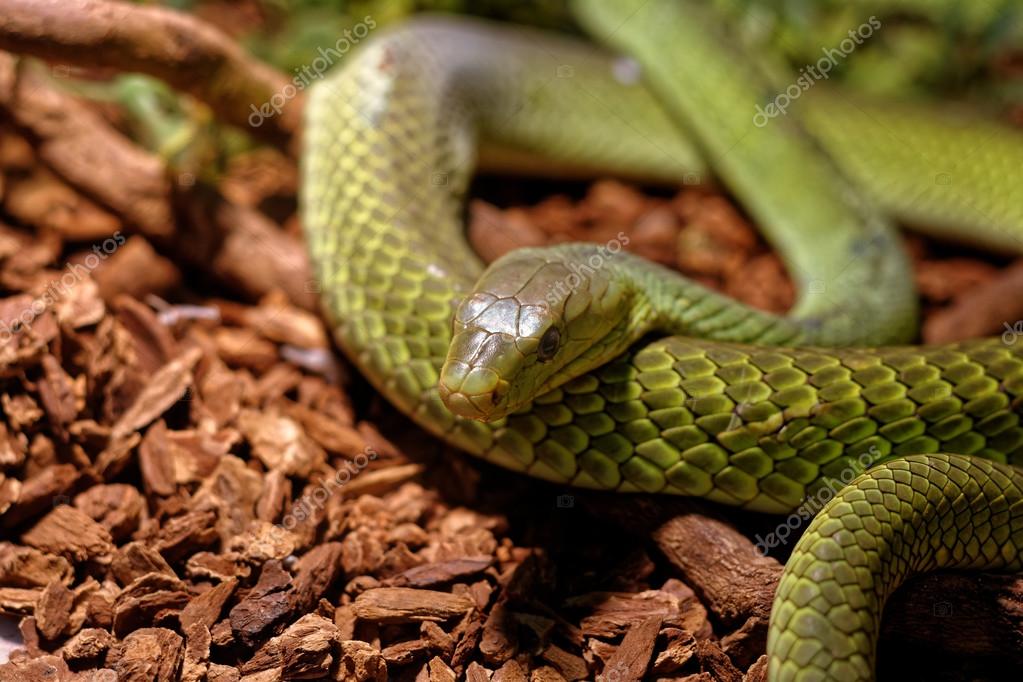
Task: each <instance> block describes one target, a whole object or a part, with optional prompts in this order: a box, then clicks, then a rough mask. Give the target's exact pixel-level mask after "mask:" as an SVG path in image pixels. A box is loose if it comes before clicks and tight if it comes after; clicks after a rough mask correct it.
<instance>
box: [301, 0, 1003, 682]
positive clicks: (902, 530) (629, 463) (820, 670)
mask: <svg viewBox="0 0 1023 682" xmlns="http://www.w3.org/2000/svg"><path fill="white" fill-rule="evenodd" d="M576 10H577V13H578V15H579V17H580V20H581V22H582V23H583V24H584V25H585V26H586V27H587V28H588V29H589V30H590V32H591V33H592V34H593V35H594V36H596V37H597V38H600V39H603V40H604V41H605V42H608V43H610V44H611V45H613V46H614V47H617V48H619V49H621V50H623V51H624V52H626V53H627V54H629V55H630V56H631V59H628V60H627V59H624V58H622V57H618V56H615V55H613V54H609V53H607V52H604V51H602V50H600V49H598V48H596V47H594V46H591V45H589V44H585V43H583V42H581V41H575V40H573V39H570V38H567V37H559V36H554V35H548V34H546V33H542V32H538V31H533V30H530V29H525V28H520V27H516V28H509V27H501V26H498V25H492V24H488V23H484V22H480V21H470V20H465V19H462V20H457V19H453V18H439V17H420V18H416V19H414V20H412V21H409V22H407V23H405V24H402V25H400V26H397V27H394V28H390V29H387V30H383V31H381V32H379V33H378V34H377V35H376V36H375V37H374V38H373V39H372V40H369V41H367V43H366V44H365V45H363V46H360V49H358V50H357V52H356V53H354V54H353V55H352V56H351V57H350V58H349V59H348V60H347V61H346V62H345V64H344V65H343V66H342V67H341V68H340V69H338V70H337V71H336V72H335V73H333V74H331V75H330V76H329V77H328V78H327V79H325V80H324V81H323V82H322V83H320V84H318V85H317V86H316V87H315V88H314V89H313V91H312V93H311V95H310V98H309V102H308V104H307V110H306V111H307V113H306V117H307V118H306V132H305V140H304V152H303V181H302V208H303V224H304V229H305V232H306V237H307V241H308V244H309V249H310V253H311V257H312V262H313V264H314V267H315V269H316V276H317V278H318V280H319V281H320V282H321V286H322V292H323V301H324V308H325V310H326V313H327V315H328V316H329V318H330V320H331V322H332V324H333V325H334V330H335V337H336V340H337V343H338V344H339V346H340V347H341V349H342V350H343V351H344V352H345V353H346V354H347V355H348V357H349V358H350V359H351V361H352V362H353V363H354V364H355V365H356V366H357V367H358V369H359V370H360V371H361V372H362V373H363V374H364V375H365V376H366V377H367V378H368V379H369V380H370V381H371V382H372V383H373V384H374V386H375V387H376V388H377V389H379V391H380V392H381V393H383V394H384V395H385V396H387V398H388V399H389V400H390V401H391V402H393V403H394V404H395V405H396V406H397V407H398V408H400V409H401V410H403V411H404V412H406V413H407V414H408V415H410V416H411V417H412V418H413V419H414V420H415V421H416V422H417V423H419V424H420V425H422V426H423V427H425V428H426V429H427V430H429V431H431V432H432V433H434V434H436V435H437V436H439V437H441V438H443V439H444V440H446V441H448V442H450V443H452V444H454V445H456V446H458V447H460V448H461V449H463V450H465V451H467V452H469V453H472V454H474V455H477V456H479V457H482V458H484V459H486V460H487V461H490V462H493V463H495V464H498V465H500V466H503V467H506V468H508V469H511V470H514V471H519V472H524V473H526V474H529V475H531V476H536V477H539V478H543V479H547V480H549V481H554V482H557V483H562V484H570V485H574V486H582V487H587V488H595V489H601V490H615V491H620V492H650V493H667V494H678V495H694V496H700V497H704V498H707V499H709V500H713V501H715V502H721V503H724V504H729V505H735V506H740V507H743V508H746V509H751V510H758V511H764V512H773V513H789V512H791V511H793V510H794V509H796V508H798V507H799V506H800V505H801V504H802V503H803V501H804V500H806V499H807V498H808V497H809V496H813V495H818V497H819V493H820V491H822V490H831V491H838V492H837V493H836V494H835V495H833V499H831V500H830V502H829V503H828V504H827V505H826V506H825V508H824V509H823V510H822V511H821V513H820V514H819V515H818V516H817V517H816V518H815V520H814V521H813V523H812V524H811V526H810V527H809V528H808V530H807V531H806V533H805V534H804V535H803V536H802V538H801V539H800V541H799V543H798V545H797V546H796V548H795V550H794V553H793V554H792V557H791V559H790V560H789V562H788V564H787V566H786V568H785V572H784V574H783V577H782V580H781V583H780V586H779V589H778V592H777V596H776V601H775V605H774V610H773V614H772V622H771V626H770V635H769V641H768V655H769V657H770V665H769V670H770V677H771V679H772V680H796V679H799V680H825V679H827V680H861V679H871V678H872V677H873V669H874V662H875V649H876V643H877V638H878V628H879V621H880V614H881V610H882V608H883V604H884V602H885V600H886V598H887V597H888V596H889V595H890V594H891V592H892V591H893V590H894V589H895V588H896V587H897V586H898V585H899V584H900V583H901V582H903V581H904V580H905V579H906V578H908V577H909V576H911V575H913V574H915V573H918V572H921V571H928V570H933V569H936V568H941V567H947V568H986V569H996V568H997V569H1005V570H1020V569H1021V568H1023V562H1021V555H1020V548H1023V475H1021V473H1020V472H1019V471H1018V470H1016V469H1015V468H1014V467H1013V466H1012V464H1013V463H1014V462H1016V463H1018V462H1019V461H1023V426H1021V425H1020V414H1021V412H1023V407H1021V406H1023V343H1019V344H1013V343H1004V342H1003V341H1001V340H999V339H997V338H995V339H986V340H977V341H971V342H966V343H959V344H954V345H947V346H938V347H914V346H905V345H902V346H899V345H897V344H905V343H906V342H908V341H910V340H911V339H912V337H913V335H914V333H915V330H916V324H917V310H916V299H915V294H914V292H913V286H912V278H911V274H910V268H909V265H908V260H907V258H906V256H905V255H904V254H903V252H902V250H901V247H900V242H899V241H898V238H897V236H896V233H895V231H894V230H893V228H892V226H891V220H892V219H893V218H894V219H898V220H900V221H902V222H906V223H912V224H914V225H917V226H919V227H926V228H928V229H930V230H932V231H935V232H937V233H939V234H942V235H947V236H958V237H960V238H968V239H969V240H971V241H973V242H975V243H978V244H981V245H984V246H989V247H995V248H1000V249H1003V250H1010V249H1014V250H1019V249H1020V246H1021V244H1023V182H1021V180H1023V175H1021V173H1020V169H1021V168H1023V136H1021V135H1020V134H1018V133H1014V132H1011V131H1010V130H1009V129H1007V128H1005V127H1002V126H1000V125H998V124H996V123H993V122H986V121H983V120H979V119H976V118H972V117H964V116H962V115H960V114H957V113H956V114H944V113H940V112H935V111H931V110H927V109H924V108H921V107H919V106H912V105H908V104H906V105H892V104H890V103H884V102H874V101H870V100H867V99H860V100H855V99H852V98H851V96H849V95H847V94H841V93H835V92H831V91H828V90H826V89H825V88H824V87H823V86H821V85H818V86H816V87H814V88H811V89H809V90H807V91H806V92H804V93H802V96H801V97H800V98H799V101H798V106H797V107H793V110H792V111H789V112H788V114H786V115H784V116H778V117H775V118H773V119H771V120H770V121H768V123H767V124H766V125H763V126H758V125H756V124H754V122H753V116H754V113H755V112H756V111H757V106H758V105H762V104H763V102H764V101H765V99H767V98H769V97H772V96H773V94H774V93H777V92H779V91H780V90H781V89H783V88H784V87H785V82H786V81H785V80H784V78H785V75H784V74H785V72H784V69H782V68H780V67H778V66H777V65H775V64H773V63H772V62H771V60H770V57H769V56H763V55H761V56H759V58H756V59H753V58H751V57H750V55H749V54H746V53H745V52H744V51H743V50H740V49H739V48H738V47H737V46H736V45H735V41H732V40H730V39H729V36H728V34H727V32H726V30H725V29H724V28H722V27H721V26H720V24H719V22H718V21H716V19H715V17H714V16H713V15H712V14H711V13H710V10H708V9H707V8H706V7H705V6H704V5H703V4H702V3H696V2H671V1H660V0H648V1H646V2H644V1H643V0H628V1H626V2H614V3H612V2H596V1H593V2H581V3H577V7H576ZM477 160H479V162H480V163H482V164H485V165H487V166H489V167H491V168H499V169H515V170H528V171H546V172H550V173H552V174H560V175H568V174H571V175H578V174H581V173H594V172H598V171H602V172H608V173H615V174H618V175H621V176H628V177H635V178H641V179H647V180H654V181H657V180H660V181H669V182H672V181H673V182H679V181H681V180H682V179H683V178H686V177H688V174H690V173H697V174H699V175H700V176H701V177H706V175H707V174H708V173H709V172H710V170H712V171H713V173H714V175H715V177H717V178H718V179H720V180H721V181H722V182H723V183H724V184H726V185H727V186H728V187H729V188H730V189H731V190H732V191H733V193H734V194H735V195H736V196H737V197H738V198H739V199H740V200H741V201H742V202H743V204H744V205H745V207H746V209H747V210H748V212H749V214H750V215H751V217H752V218H753V219H755V220H756V222H757V223H758V224H759V226H760V227H761V229H762V230H763V232H764V233H765V234H766V236H767V237H768V238H769V240H770V241H771V242H772V244H773V245H774V246H775V247H776V249H777V250H778V252H779V253H780V254H781V256H782V258H783V259H784V261H785V263H786V265H787V267H788V269H789V272H790V273H791V274H792V276H793V278H794V279H795V280H796V282H797V284H798V286H799V289H800V292H801V294H800V297H799V300H798V302H797V304H796V306H795V308H794V309H793V311H792V312H791V313H790V314H789V315H786V316H778V315H771V314H768V313H765V312H761V311H757V310H754V309H752V308H749V307H746V306H744V305H741V304H739V303H737V302H735V301H733V300H731V299H728V298H726V297H724V296H722V295H720V294H717V293H714V292H712V291H710V290H708V289H705V288H703V287H702V286H700V285H698V284H696V283H694V282H692V281H689V280H687V279H685V278H683V277H681V276H680V275H678V274H677V273H674V272H670V271H668V270H666V269H664V268H662V267H660V266H657V265H653V264H651V263H649V262H646V261H644V260H642V259H640V258H638V257H635V256H631V255H628V254H627V253H625V252H624V251H622V250H621V246H622V243H617V244H616V243H608V244H605V245H581V244H573V245H563V246H557V247H551V248H545V249H523V250H519V251H515V252H513V253H511V254H509V255H507V256H505V257H503V258H502V259H500V260H498V261H497V262H495V263H494V264H492V265H491V266H490V268H488V269H486V270H485V271H484V268H483V266H482V264H481V263H480V261H479V259H478V258H477V257H476V255H475V254H474V253H473V252H472V250H471V249H470V247H469V246H468V245H467V242H466V240H465V237H464V231H463V228H462V199H463V197H464V195H465V192H466V188H467V185H468V182H469V179H470V177H471V175H472V172H473V168H474V166H475V165H476V163H477ZM943 178H944V179H945V180H947V181H943V180H942V179H943ZM616 241H617V240H616ZM651 336H656V337H659V338H656V339H655V340H651V338H650V337H651ZM830 346H846V347H845V348H842V349H831V348H829V347H830ZM849 346H852V347H849ZM846 484H849V485H846Z"/></svg>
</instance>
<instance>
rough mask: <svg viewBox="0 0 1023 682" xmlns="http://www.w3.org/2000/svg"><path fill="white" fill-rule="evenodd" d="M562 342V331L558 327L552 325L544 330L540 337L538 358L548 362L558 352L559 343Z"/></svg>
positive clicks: (537, 351) (537, 350)
mask: <svg viewBox="0 0 1023 682" xmlns="http://www.w3.org/2000/svg"><path fill="white" fill-rule="evenodd" d="M560 343H561V332H559V331H558V329H557V327H551V328H550V329H548V330H547V331H545V332H544V334H543V336H542V337H541V338H540V345H539V347H537V349H536V359H537V360H539V361H540V362H547V361H548V360H550V359H551V358H553V357H554V354H555V353H557V352H558V344H560Z"/></svg>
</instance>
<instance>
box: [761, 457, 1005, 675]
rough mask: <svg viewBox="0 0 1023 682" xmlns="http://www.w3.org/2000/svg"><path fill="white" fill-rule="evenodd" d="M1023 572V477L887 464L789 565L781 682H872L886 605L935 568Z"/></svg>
mask: <svg viewBox="0 0 1023 682" xmlns="http://www.w3.org/2000/svg"><path fill="white" fill-rule="evenodd" d="M945 568H948V569H953V568H954V569H986V570H1007V571H1019V570H1021V569H1023V472H1021V471H1020V470H1019V469H1017V468H1015V467H1012V466H1008V465H1005V464H998V463H996V462H989V461H986V460H983V459H975V458H968V457H963V456H960V455H944V454H933V455H912V456H909V457H905V458H902V459H896V460H892V461H889V462H886V463H883V464H881V465H879V466H877V467H875V468H873V469H871V470H870V471H867V472H866V473H865V474H863V475H862V476H860V477H859V478H858V479H856V480H855V481H853V482H852V483H851V484H850V485H848V486H847V487H846V488H843V489H842V490H841V491H840V492H839V493H838V495H837V496H836V497H834V498H833V499H832V500H831V501H830V502H829V503H828V504H827V505H826V506H825V507H824V508H823V509H822V510H821V512H820V514H818V515H817V517H816V518H815V519H814V520H813V522H812V523H811V524H810V527H809V528H808V529H807V531H806V533H804V534H803V536H802V537H801V538H800V540H799V542H798V543H797V544H796V547H795V549H794V551H793V553H792V556H791V557H790V558H789V561H788V563H787V564H786V566H785V572H784V574H783V576H782V579H781V582H780V584H779V585H778V591H777V593H776V594H775V600H774V607H773V608H772V610H771V627H770V631H769V636H768V642H767V653H768V658H769V664H768V665H769V677H770V679H771V680H772V682H811V681H814V680H820V681H822V682H823V681H825V680H842V681H843V682H853V681H856V680H872V679H874V664H875V656H876V648H877V639H878V633H879V630H880V626H881V622H880V614H881V612H882V609H883V608H884V603H885V601H886V600H887V599H888V597H889V596H890V595H891V594H892V592H894V591H895V589H896V588H897V587H898V586H899V585H901V584H902V583H903V582H905V581H906V580H907V579H908V578H910V577H912V576H914V575H916V574H919V573H925V572H928V571H934V570H938V569H945Z"/></svg>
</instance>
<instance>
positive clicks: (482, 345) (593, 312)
mask: <svg viewBox="0 0 1023 682" xmlns="http://www.w3.org/2000/svg"><path fill="white" fill-rule="evenodd" d="M599 252H600V249H599V248H598V247H595V246H592V247H591V246H589V245H573V246H571V247H566V246H561V247H558V248H557V249H556V250H552V249H519V250H517V251H515V252H513V253H511V254H508V255H507V256H504V257H503V258H500V259H498V260H497V261H495V262H494V263H493V264H492V265H491V266H490V267H489V268H488V269H487V270H486V271H485V272H484V273H483V275H482V276H481V278H480V280H479V281H478V282H477V284H476V287H475V289H474V290H473V292H472V293H471V294H470V295H469V296H468V297H467V298H465V299H464V300H463V301H462V302H461V304H460V305H459V306H458V308H457V310H456V312H455V319H454V330H453V332H454V333H453V337H452V340H451V345H450V347H449V349H448V354H447V358H446V360H445V362H444V366H443V368H442V369H441V374H440V382H439V390H440V397H441V399H442V400H443V402H444V404H445V405H446V406H447V407H448V409H449V410H451V411H452V412H454V413H455V414H457V415H460V416H462V417H468V418H470V419H477V420H481V421H491V420H494V419H498V418H500V417H503V416H505V415H507V414H508V413H510V412H514V411H515V410H517V409H519V408H521V407H524V406H526V405H528V404H529V403H530V402H531V401H532V399H533V398H534V397H536V396H539V395H542V394H544V393H546V392H548V391H550V390H552V389H554V388H557V387H558V386H560V385H561V384H563V383H564V382H566V381H569V380H570V379H574V378H575V377H577V376H579V375H581V374H583V373H585V372H586V371H588V370H590V369H592V368H594V367H597V366H599V365H601V364H603V363H605V362H606V361H607V360H609V359H611V358H612V357H614V356H616V355H618V354H620V353H622V352H623V351H624V350H625V349H626V348H627V347H628V345H629V344H631V343H632V342H633V341H634V340H636V339H638V337H639V336H640V335H641V334H642V333H643V331H644V328H643V325H641V324H640V325H636V324H634V323H635V319H634V318H635V306H634V305H633V302H634V301H633V299H634V295H633V294H634V291H633V288H632V287H630V286H629V284H628V282H627V281H626V280H625V279H623V278H620V277H617V276H616V275H615V272H614V268H613V267H612V265H611V263H610V262H608V261H607V260H606V257H607V254H606V253H604V254H603V255H602V259H603V260H600V261H598V259H597V258H596V255H600V253H599ZM590 255H593V256H594V257H593V258H592V260H591V259H590V257H589V256H590ZM590 263H594V264H598V263H599V266H598V267H593V266H591V265H590Z"/></svg>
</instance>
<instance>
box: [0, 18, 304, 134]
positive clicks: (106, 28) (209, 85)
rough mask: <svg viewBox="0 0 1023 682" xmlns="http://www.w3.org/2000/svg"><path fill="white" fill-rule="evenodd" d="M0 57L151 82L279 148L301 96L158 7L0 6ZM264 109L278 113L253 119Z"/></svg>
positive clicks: (201, 28)
mask: <svg viewBox="0 0 1023 682" xmlns="http://www.w3.org/2000/svg"><path fill="white" fill-rule="evenodd" d="M0 49H4V50H8V51H10V52H17V53H22V54H28V55H33V56H36V57H41V58H43V59H47V60H51V61H57V62H64V63H69V64H77V65H82V66H102V67H113V68H116V69H118V70H121V71H133V72H139V73H145V74H149V75H151V76H155V77H157V78H160V79H162V80H164V81H166V82H167V83H169V84H170V85H172V86H174V87H175V88H178V89H179V90H182V91H183V92H187V93H190V94H192V95H194V96H195V97H197V98H199V99H201V100H202V101H204V102H206V103H207V104H209V105H210V107H211V108H212V109H213V110H214V111H215V112H216V113H217V114H218V115H219V116H220V117H221V118H222V119H224V120H225V121H228V122H230V123H233V124H235V125H237V126H240V127H242V128H244V129H246V130H248V131H249V132H251V133H253V134H254V135H257V136H259V137H261V138H263V139H265V140H267V141H270V142H273V143H275V144H278V145H281V146H283V147H288V146H289V144H290V143H291V142H292V138H293V137H294V136H295V133H296V132H297V131H298V130H299V126H300V119H301V113H300V111H301V96H300V93H298V92H297V91H296V89H295V87H294V86H293V85H292V83H291V81H290V80H289V79H288V77H287V76H286V75H284V74H283V73H280V72H278V71H276V70H275V69H273V68H272V67H270V66H268V65H266V64H263V63H261V62H259V61H258V60H256V59H254V58H253V57H252V56H250V55H248V54H247V53H246V52H245V51H244V50H243V49H242V48H241V47H239V46H238V44H237V43H235V42H234V41H233V40H231V38H229V37H228V36H227V35H225V34H224V33H223V32H221V31H220V30H219V29H217V28H215V27H213V26H211V25H210V24H207V23H206V22H204V21H202V20H200V19H196V18H195V17H193V16H190V15H187V14H183V13H180V12H175V11H173V10H169V9H166V8H163V7H157V6H145V5H136V4H130V3H124V2H111V1H108V0H0ZM286 88H287V90H286ZM288 93H292V95H293V96H291V97H287V96H285V95H287V94H288ZM275 95H276V97H275ZM271 101H273V103H274V104H277V103H280V111H279V113H278V112H274V114H273V115H271V116H254V115H253V111H256V112H258V111H259V110H260V108H261V107H263V105H264V104H269V103H271Z"/></svg>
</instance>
